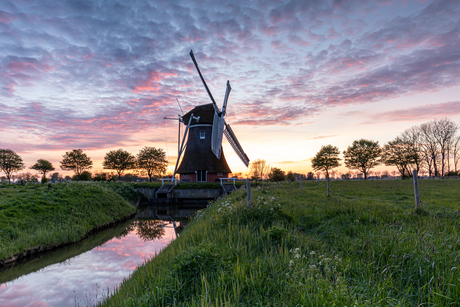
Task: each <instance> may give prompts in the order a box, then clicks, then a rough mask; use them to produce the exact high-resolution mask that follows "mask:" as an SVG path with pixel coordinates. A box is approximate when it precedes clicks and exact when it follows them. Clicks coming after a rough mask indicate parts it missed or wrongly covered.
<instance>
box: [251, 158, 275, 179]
mask: <svg viewBox="0 0 460 307" xmlns="http://www.w3.org/2000/svg"><path fill="white" fill-rule="evenodd" d="M269 172H270V165H268V164H267V161H265V160H263V159H257V160H255V161H254V162H252V163H251V168H250V170H249V175H250V176H251V177H252V178H254V179H255V180H256V183H257V180H258V179H261V180H263V179H264V178H265V177H266V176H268V173H269Z"/></svg>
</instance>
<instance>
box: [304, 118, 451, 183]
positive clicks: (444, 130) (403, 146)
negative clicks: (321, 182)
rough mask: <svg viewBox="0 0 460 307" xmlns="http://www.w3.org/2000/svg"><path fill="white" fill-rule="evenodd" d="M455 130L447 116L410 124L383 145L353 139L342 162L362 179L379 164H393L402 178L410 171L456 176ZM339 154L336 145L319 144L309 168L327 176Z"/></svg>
mask: <svg viewBox="0 0 460 307" xmlns="http://www.w3.org/2000/svg"><path fill="white" fill-rule="evenodd" d="M459 129H460V127H459V125H457V124H456V123H455V122H453V121H452V120H451V119H449V118H443V119H434V120H432V121H430V122H426V123H423V124H421V125H418V126H413V127H411V128H409V129H407V130H405V131H404V132H403V133H401V134H400V135H398V136H397V137H396V138H395V139H393V140H391V141H389V142H388V143H386V144H384V145H383V146H379V144H378V142H377V141H373V140H367V139H360V140H355V141H353V143H352V145H351V146H349V147H348V148H347V149H346V150H345V151H343V159H344V164H345V166H346V167H347V168H349V169H356V170H359V171H360V172H361V173H362V174H363V175H364V178H365V179H367V177H368V174H369V172H370V170H371V169H372V168H374V167H375V166H377V165H380V164H384V165H386V166H395V167H396V168H397V170H398V172H399V173H400V175H401V177H402V178H407V177H410V176H411V175H412V172H413V170H416V171H417V172H418V173H419V174H420V173H426V174H427V175H428V176H429V177H432V176H435V177H437V176H459V168H458V167H459V162H460V135H459V134H458V132H459ZM339 154H340V151H339V149H338V148H337V147H336V146H333V145H330V144H329V145H325V146H322V147H321V149H320V150H319V151H318V152H317V153H316V155H315V156H314V157H313V159H312V160H311V164H312V168H313V169H314V170H315V171H323V172H324V173H325V174H326V178H329V176H330V172H331V171H332V170H333V169H334V168H336V167H339V166H340V165H341V164H340V160H341V159H340V158H339Z"/></svg>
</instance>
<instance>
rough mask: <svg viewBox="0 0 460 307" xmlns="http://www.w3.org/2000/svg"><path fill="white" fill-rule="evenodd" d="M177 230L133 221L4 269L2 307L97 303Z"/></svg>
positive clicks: (158, 222) (160, 223)
mask: <svg viewBox="0 0 460 307" xmlns="http://www.w3.org/2000/svg"><path fill="white" fill-rule="evenodd" d="M175 225H176V226H178V227H179V228H180V222H176V223H175ZM179 228H175V227H174V225H173V223H172V222H164V221H161V220H134V221H129V222H126V223H124V224H121V225H118V226H115V227H113V228H111V229H108V230H105V231H103V232H100V233H97V234H95V235H93V236H91V237H89V238H87V239H85V240H84V241H81V242H78V243H76V244H72V245H68V246H65V247H63V248H61V249H58V250H55V251H50V252H47V253H44V254H39V255H37V256H36V257H35V258H33V259H26V260H25V261H24V262H23V263H16V264H15V265H14V266H11V267H4V268H0V306H2V307H15V306H21V307H23V306H34V307H35V306H91V305H94V304H95V303H97V302H99V301H101V300H102V299H103V298H104V297H106V296H107V295H108V293H112V292H113V290H114V289H115V288H117V287H118V286H119V285H120V283H121V282H122V281H123V279H124V278H128V277H129V276H130V274H131V273H132V271H133V270H134V269H135V268H137V267H138V266H139V265H140V264H142V263H143V262H144V261H145V260H147V259H150V258H152V257H155V254H156V253H158V252H160V251H161V250H162V249H163V248H164V247H166V246H167V245H168V244H169V243H170V242H171V241H172V240H174V239H175V238H176V236H177V235H178V229H179Z"/></svg>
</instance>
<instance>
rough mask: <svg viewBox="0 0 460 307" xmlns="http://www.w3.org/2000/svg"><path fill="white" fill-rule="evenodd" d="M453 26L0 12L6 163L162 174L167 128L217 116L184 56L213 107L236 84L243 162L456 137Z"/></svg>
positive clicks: (217, 5)
mask: <svg viewBox="0 0 460 307" xmlns="http://www.w3.org/2000/svg"><path fill="white" fill-rule="evenodd" d="M458 16H460V2H459V1H456V0H453V1H429V0H426V1H415V0H414V1H411V0H408V1H401V0H397V1H390V0H381V1H380V0H378V1H364V0H363V1H319V0H318V1H283V0H281V1H272V0H263V1H232V2H231V3H228V4H226V3H224V2H223V1H209V2H205V1H190V0H187V1H116V0H110V1H101V0H91V1H65V0H59V1H57V0H55V1H51V0H40V1H24V0H15V1H8V0H1V1H0V148H9V149H12V150H14V151H16V152H17V153H18V154H19V155H20V156H21V157H22V158H23V160H24V162H25V164H26V166H27V167H29V166H31V165H32V164H34V163H35V162H36V160H37V159H48V160H50V161H51V162H52V163H53V165H54V166H55V168H56V171H59V172H60V173H62V174H65V173H66V172H63V171H61V170H60V168H59V161H60V160H61V159H62V155H63V154H65V152H67V151H71V150H72V149H77V148H81V149H83V150H84V151H85V152H86V153H87V154H88V156H90V157H91V158H92V160H93V161H94V167H93V171H95V170H96V171H100V170H102V161H103V158H104V155H105V154H106V153H107V152H108V151H110V150H114V149H119V148H123V149H124V150H127V151H129V152H131V153H132V154H134V155H135V154H137V153H138V152H139V150H140V149H141V148H142V147H143V146H154V147H157V148H162V149H164V150H165V151H166V153H167V157H168V159H170V161H171V163H172V166H170V168H169V170H170V171H172V170H173V165H174V164H175V161H176V158H177V126H178V124H177V121H175V120H164V119H163V118H164V117H177V115H178V114H182V113H181V110H180V108H179V105H178V101H179V103H180V105H181V107H182V109H183V111H184V112H188V111H190V110H191V109H192V108H193V107H194V106H197V105H201V104H207V103H210V102H211V101H210V99H209V97H208V95H207V93H206V91H205V90H204V87H203V85H202V83H201V81H200V79H199V75H198V74H197V72H196V69H195V67H194V64H193V62H192V60H191V58H190V56H189V52H190V50H191V49H193V51H194V53H195V57H196V59H197V62H198V64H199V66H200V69H201V71H202V73H203V75H204V78H205V79H206V81H207V83H208V86H209V88H210V90H211V92H212V93H213V96H214V98H215V99H216V101H217V104H218V105H219V107H220V106H221V105H222V102H223V98H224V94H225V88H226V82H227V80H229V81H230V84H231V86H232V91H231V93H230V98H229V102H228V109H227V115H226V121H227V123H229V124H230V125H231V126H232V128H233V130H234V132H235V134H236V135H237V137H238V140H239V141H240V143H241V145H242V147H243V149H244V150H245V152H246V153H247V155H248V156H249V158H250V159H251V160H255V159H265V160H266V161H267V163H269V164H270V165H271V166H273V167H280V168H281V169H283V170H285V171H288V170H292V171H295V172H300V173H306V172H308V171H311V162H310V159H311V158H312V157H313V156H314V155H315V154H316V152H317V151H319V149H320V148H321V146H322V145H327V144H332V145H334V146H337V147H338V148H339V149H340V150H341V151H343V150H345V149H346V148H347V147H348V146H350V145H351V143H352V142H353V141H354V140H357V139H361V138H366V139H371V140H374V141H378V142H379V144H381V145H383V144H385V143H386V142H388V141H390V140H392V139H394V138H395V137H396V136H397V135H398V134H400V133H402V132H403V131H404V130H405V129H408V128H410V127H412V126H415V125H419V124H421V123H424V122H427V121H430V120H432V119H435V118H443V117H449V118H450V119H452V120H453V121H455V122H457V123H459V124H460V98H459V97H460V18H459V17H458ZM182 131H184V129H182ZM223 147H224V153H225V156H226V158H227V161H228V163H229V166H230V168H231V169H232V171H233V172H243V173H244V172H246V171H247V169H246V167H245V166H244V164H243V163H242V162H241V161H240V160H239V158H238V157H237V156H236V155H235V154H234V152H233V150H232V148H231V147H230V145H229V144H228V143H227V142H226V141H224V143H223ZM339 170H341V171H345V172H346V171H347V169H346V168H344V167H342V168H340V169H339ZM32 172H33V171H32Z"/></svg>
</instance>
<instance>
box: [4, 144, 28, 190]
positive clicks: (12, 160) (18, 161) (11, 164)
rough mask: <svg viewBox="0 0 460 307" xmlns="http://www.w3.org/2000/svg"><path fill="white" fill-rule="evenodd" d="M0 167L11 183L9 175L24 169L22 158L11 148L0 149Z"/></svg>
mask: <svg viewBox="0 0 460 307" xmlns="http://www.w3.org/2000/svg"><path fill="white" fill-rule="evenodd" d="M0 169H1V170H2V172H4V173H5V175H6V178H8V183H9V184H10V183H11V175H12V174H13V173H16V172H19V171H20V170H22V169H24V162H22V158H21V157H20V156H19V155H18V154H17V153H15V152H14V151H13V150H11V149H0Z"/></svg>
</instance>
